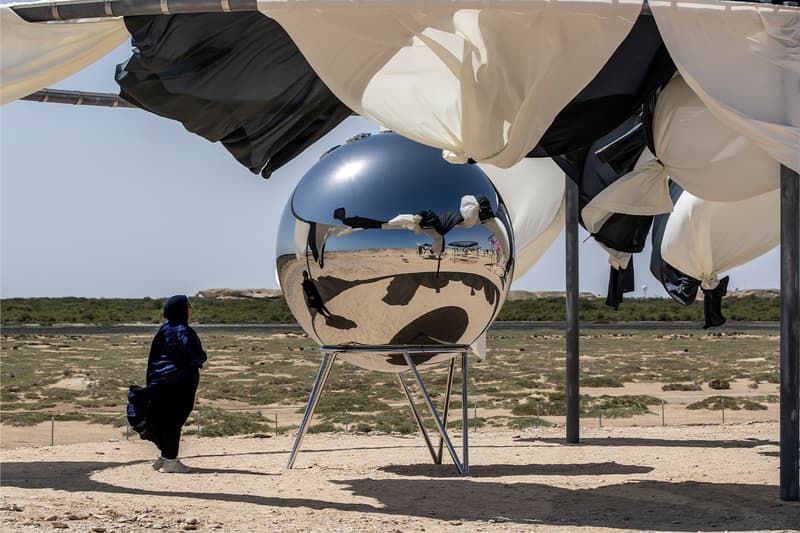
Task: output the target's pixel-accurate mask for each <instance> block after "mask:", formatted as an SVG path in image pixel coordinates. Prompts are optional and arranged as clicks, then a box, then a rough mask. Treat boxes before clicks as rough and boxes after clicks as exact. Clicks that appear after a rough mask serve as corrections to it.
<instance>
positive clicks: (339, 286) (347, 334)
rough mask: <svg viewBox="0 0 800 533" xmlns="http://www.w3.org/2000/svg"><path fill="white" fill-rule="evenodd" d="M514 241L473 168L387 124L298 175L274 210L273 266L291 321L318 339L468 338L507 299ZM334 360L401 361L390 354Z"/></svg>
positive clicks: (488, 186)
mask: <svg viewBox="0 0 800 533" xmlns="http://www.w3.org/2000/svg"><path fill="white" fill-rule="evenodd" d="M513 241H514V239H513V234H512V229H511V224H510V222H509V217H508V213H507V211H506V208H505V206H504V204H503V201H502V199H501V198H500V197H499V195H498V194H497V191H496V190H495V188H494V186H493V185H492V183H491V182H490V181H489V178H488V177H487V176H486V174H484V172H483V171H482V170H481V169H480V168H479V167H478V166H477V165H470V164H464V165H453V164H451V163H448V162H446V161H445V160H444V159H442V154H441V151H440V150H438V149H435V148H431V147H428V146H425V145H422V144H419V143H416V142H413V141H410V140H408V139H406V138H404V137H402V136H400V135H397V134H394V133H391V132H386V133H379V134H373V135H364V136H358V137H355V138H353V139H351V140H350V141H348V142H347V143H346V144H344V145H342V146H339V147H336V148H335V149H333V150H329V151H328V152H326V154H325V155H324V156H323V157H322V158H321V159H320V161H319V162H317V163H316V164H315V165H314V166H313V167H312V168H311V169H310V170H309V171H308V172H307V173H306V174H305V176H303V178H302V179H301V181H300V182H299V184H298V185H297V188H296V189H295V191H294V193H293V194H292V196H291V198H290V200H289V203H288V204H287V206H286V208H285V209H284V212H283V216H282V217H281V222H280V227H279V229H278V242H277V253H276V257H277V273H278V279H279V282H280V285H281V288H282V290H283V294H284V296H285V298H286V302H287V303H288V305H289V308H290V309H291V311H292V313H293V314H294V316H295V318H296V319H297V321H298V322H299V323H300V325H301V326H302V327H303V329H304V330H305V331H306V332H307V333H308V334H309V335H310V336H311V337H312V338H313V339H315V340H316V341H317V342H318V343H320V344H322V345H370V346H378V345H384V346H385V345H423V346H435V345H442V344H472V343H473V342H474V341H475V340H476V339H477V338H478V337H479V336H480V335H481V333H483V332H484V331H485V330H486V328H488V327H489V324H490V323H491V322H492V320H493V319H494V317H495V316H496V315H497V313H498V311H499V310H500V308H501V306H502V304H503V302H504V301H505V297H506V295H507V293H508V289H509V285H510V283H511V279H512V277H513V257H514V243H513ZM339 357H340V358H343V359H345V360H348V361H350V362H352V363H354V364H358V365H359V366H364V367H367V368H374V369H378V370H397V367H396V366H395V365H403V366H404V365H405V362H404V361H403V359H402V356H392V355H388V354H383V355H381V354H369V355H364V354H342V355H340V356H339ZM448 357H452V355H444V354H442V355H441V356H431V355H427V356H424V357H423V356H416V357H415V358H416V359H417V360H416V362H417V363H418V364H421V363H425V362H433V361H438V360H440V359H445V358H448Z"/></svg>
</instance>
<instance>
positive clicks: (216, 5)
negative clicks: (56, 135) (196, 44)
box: [11, 0, 651, 22]
mask: <svg viewBox="0 0 800 533" xmlns="http://www.w3.org/2000/svg"><path fill="white" fill-rule="evenodd" d="M438 3H441V4H442V5H448V6H449V5H450V4H451V0H441V2H436V1H431V0H427V4H428V5H429V6H430V7H431V8H434V7H436V4H438ZM354 4H355V5H358V3H354V2H353V1H352V0H339V1H338V2H337V1H335V0H330V1H329V2H327V5H329V6H336V5H339V6H352V5H354ZM462 4H463V6H464V8H475V9H480V8H482V7H485V6H486V4H485V2H483V1H482V0H474V1H469V0H466V1H463V0H462ZM514 4H518V5H519V6H520V7H525V6H526V5H528V2H527V1H526V0H517V1H516V2H515V1H514V0H505V1H504V2H503V6H504V7H513V6H514ZM262 7H263V8H264V9H270V10H276V9H294V8H295V7H296V4H295V2H287V1H286V0H272V1H269V0H263V1H262ZM11 9H13V10H14V11H15V12H16V13H17V15H19V16H20V17H22V18H23V19H25V20H27V21H28V22H53V21H59V20H74V19H87V18H102V17H130V16H137V15H172V14H179V13H229V12H235V11H258V0H100V1H98V0H88V1H86V2H76V1H75V0H61V1H55V2H48V3H46V4H43V3H41V2H39V3H38V4H18V5H15V6H12V7H11ZM641 14H642V15H651V13H650V6H649V5H648V3H647V0H645V1H644V3H643V5H642V11H641Z"/></svg>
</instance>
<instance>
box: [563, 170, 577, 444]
mask: <svg viewBox="0 0 800 533" xmlns="http://www.w3.org/2000/svg"><path fill="white" fill-rule="evenodd" d="M564 179H565V181H566V187H565V191H564V193H565V196H566V199H565V201H566V223H565V233H566V264H567V268H566V274H567V276H566V277H567V279H566V281H567V283H566V285H567V287H566V288H567V342H566V352H567V361H566V366H567V442H568V443H572V444H577V443H578V442H579V441H580V417H579V414H580V365H579V359H578V355H579V351H578V348H579V346H578V339H579V335H580V330H579V325H578V291H579V283H578V185H577V184H576V183H575V182H574V181H572V180H571V179H569V177H568V176H565V177H564Z"/></svg>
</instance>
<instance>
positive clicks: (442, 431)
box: [403, 352, 465, 475]
mask: <svg viewBox="0 0 800 533" xmlns="http://www.w3.org/2000/svg"><path fill="white" fill-rule="evenodd" d="M403 357H405V359H406V364H407V365H408V367H409V368H410V369H411V372H412V373H413V374H414V379H416V380H417V385H419V388H420V390H421V391H422V396H424V397H425V403H427V404H428V409H430V412H431V415H432V416H433V421H434V422H436V428H437V429H438V430H439V435H441V436H442V438H443V439H444V443H445V445H446V446H447V451H448V452H450V457H452V459H453V462H454V463H455V465H456V468H457V469H458V472H459V473H460V474H462V475H463V474H464V473H465V472H464V467H462V466H461V461H459V460H458V455H456V450H455V449H454V448H453V443H452V442H450V437H449V436H448V435H447V429H446V428H445V427H444V426H443V425H442V420H441V419H440V418H439V414H438V413H437V412H436V407H435V406H434V405H433V400H431V397H430V395H429V394H428V390H427V389H426V388H425V385H424V384H423V383H422V378H421V377H420V375H419V372H418V371H417V365H415V364H414V361H413V360H412V359H411V355H410V354H409V353H408V352H405V353H404V354H403Z"/></svg>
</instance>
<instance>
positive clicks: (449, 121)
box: [259, 0, 641, 168]
mask: <svg viewBox="0 0 800 533" xmlns="http://www.w3.org/2000/svg"><path fill="white" fill-rule="evenodd" d="M259 9H260V10H261V11H262V12H264V13H265V14H267V15H268V16H270V17H273V18H275V19H276V20H277V21H278V22H280V24H281V26H283V27H284V28H285V29H286V31H287V32H288V33H289V35H291V37H292V39H293V40H294V42H295V43H296V44H297V46H298V47H299V48H300V50H301V51H302V52H303V55H305V57H306V58H307V59H308V61H309V63H310V64H311V66H312V67H313V68H314V70H315V71H316V72H317V74H319V76H320V78H322V80H323V81H325V83H326V84H327V85H328V87H330V88H331V90H332V91H333V93H334V94H336V95H337V96H338V97H339V98H340V99H341V100H342V101H343V102H344V103H345V104H347V105H348V106H349V107H350V108H351V109H353V110H354V111H355V112H356V113H359V114H361V115H363V116H366V117H369V118H371V119H373V120H375V121H376V122H378V123H379V124H381V125H383V126H385V127H387V128H390V129H392V130H393V131H395V132H397V133H399V134H401V135H404V136H406V137H408V138H410V139H414V140H416V141H418V142H421V143H424V144H427V145H430V146H435V147H438V148H442V149H444V150H445V151H446V152H447V153H446V155H447V157H448V158H449V159H450V160H452V161H455V162H463V161H467V160H468V159H470V158H471V159H473V160H475V161H481V162H485V163H490V164H493V165H496V166H499V167H502V168H507V167H510V166H511V165H513V164H514V163H516V162H518V161H519V160H521V159H522V158H523V157H525V155H526V154H527V153H528V152H530V151H531V150H532V149H533V148H534V147H535V146H536V144H537V143H538V142H539V140H540V138H541V137H542V134H543V133H544V132H545V131H546V130H547V128H548V127H549V126H550V124H551V123H552V122H553V119H554V118H555V117H556V115H557V114H558V113H559V112H560V111H561V110H562V109H563V108H564V107H565V106H566V105H567V104H568V103H569V102H570V101H571V100H572V99H573V98H574V97H575V96H576V95H577V94H578V93H579V92H580V91H581V90H582V89H583V88H584V87H585V86H586V85H587V84H588V83H589V82H590V81H591V80H592V79H593V78H594V77H595V75H596V74H597V73H598V72H599V71H600V69H601V68H602V67H603V65H604V64H605V63H606V62H607V61H608V59H609V58H610V57H611V55H612V54H613V53H614V51H615V50H616V49H617V47H618V46H619V44H620V43H621V42H622V41H623V39H624V38H625V37H626V36H627V35H628V33H629V32H630V30H631V28H632V27H633V25H634V23H635V21H636V20H637V17H638V15H639V12H640V10H641V2H637V1H632V2H630V3H628V2H616V1H611V0H586V1H584V2H559V3H552V2H549V1H544V0H529V1H515V2H488V3H487V2H483V1H477V0H476V1H474V2H470V1H463V2H457V3H455V4H454V3H453V2H450V1H445V0H442V1H435V0H428V1H426V2H423V3H418V2H406V1H405V0H388V1H375V2H370V1H368V0H367V1H365V0H358V1H356V0H353V1H349V2H348V1H339V2H330V1H326V0H318V1H315V0H310V1H304V2H302V3H301V4H298V3H295V2H285V1H276V0H261V1H259Z"/></svg>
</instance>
